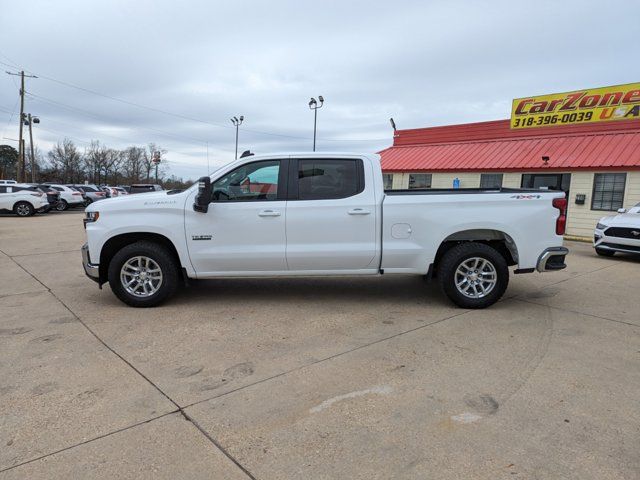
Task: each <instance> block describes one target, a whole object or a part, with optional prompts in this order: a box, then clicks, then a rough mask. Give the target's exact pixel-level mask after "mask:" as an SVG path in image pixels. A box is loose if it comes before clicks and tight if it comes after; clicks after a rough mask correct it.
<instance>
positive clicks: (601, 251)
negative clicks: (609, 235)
mask: <svg viewBox="0 0 640 480" xmlns="http://www.w3.org/2000/svg"><path fill="white" fill-rule="evenodd" d="M596 253H597V254H598V255H600V256H601V257H613V256H614V255H615V254H616V252H615V251H613V250H605V249H603V248H596Z"/></svg>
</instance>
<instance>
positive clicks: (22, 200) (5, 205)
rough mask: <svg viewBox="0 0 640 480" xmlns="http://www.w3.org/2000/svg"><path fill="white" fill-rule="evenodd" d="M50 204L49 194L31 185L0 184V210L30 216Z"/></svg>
mask: <svg viewBox="0 0 640 480" xmlns="http://www.w3.org/2000/svg"><path fill="white" fill-rule="evenodd" d="M48 206H49V202H48V201H47V194H46V193H44V192H42V191H41V190H39V189H38V188H37V187H32V186H31V185H23V184H20V183H11V184H8V185H5V184H0V210H2V211H9V212H13V213H15V214H16V215H18V216H19V217H30V216H31V215H33V214H34V213H36V212H38V211H42V210H45V209H46V208H47V207H48Z"/></svg>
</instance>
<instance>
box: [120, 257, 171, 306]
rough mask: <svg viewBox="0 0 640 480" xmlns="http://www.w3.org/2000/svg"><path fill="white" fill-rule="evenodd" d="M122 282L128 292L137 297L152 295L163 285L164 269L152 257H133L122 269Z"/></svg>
mask: <svg viewBox="0 0 640 480" xmlns="http://www.w3.org/2000/svg"><path fill="white" fill-rule="evenodd" d="M120 282H121V283H122V286H123V287H124V289H125V290H126V292H127V293H129V294H131V295H133V296H135V297H150V296H151V295H153V294H154V293H156V292H157V291H158V290H159V289H160V286H161V285H162V270H161V269H160V265H158V264H157V263H156V261H155V260H153V259H152V258H149V257H145V256H138V257H131V258H130V259H129V260H127V261H126V262H125V263H124V265H122V268H121V269H120Z"/></svg>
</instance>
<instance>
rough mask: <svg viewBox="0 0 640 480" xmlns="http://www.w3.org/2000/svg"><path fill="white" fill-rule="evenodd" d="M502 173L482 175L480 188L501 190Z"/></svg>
mask: <svg viewBox="0 0 640 480" xmlns="http://www.w3.org/2000/svg"><path fill="white" fill-rule="evenodd" d="M501 187H502V174H501V173H482V174H481V175H480V188H501Z"/></svg>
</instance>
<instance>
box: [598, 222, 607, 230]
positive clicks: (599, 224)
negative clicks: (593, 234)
mask: <svg viewBox="0 0 640 480" xmlns="http://www.w3.org/2000/svg"><path fill="white" fill-rule="evenodd" d="M605 228H607V226H606V225H605V224H603V223H600V222H598V224H597V225H596V230H604V229H605Z"/></svg>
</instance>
